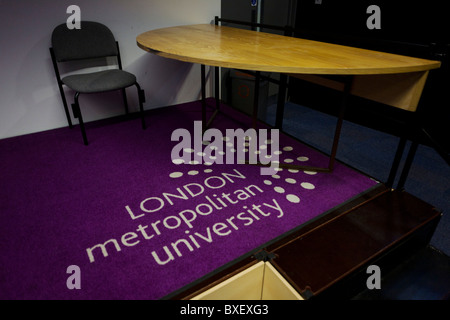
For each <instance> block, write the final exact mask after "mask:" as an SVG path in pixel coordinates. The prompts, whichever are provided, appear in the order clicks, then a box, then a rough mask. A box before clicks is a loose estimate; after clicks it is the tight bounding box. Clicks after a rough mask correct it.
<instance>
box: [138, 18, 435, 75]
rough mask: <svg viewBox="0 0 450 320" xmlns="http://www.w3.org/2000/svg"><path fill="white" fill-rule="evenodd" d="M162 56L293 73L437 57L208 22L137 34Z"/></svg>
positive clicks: (412, 64)
mask: <svg viewBox="0 0 450 320" xmlns="http://www.w3.org/2000/svg"><path fill="white" fill-rule="evenodd" d="M136 40H137V45H138V46H139V47H140V48H142V49H144V50H146V51H149V52H152V53H154V54H157V55H159V56H162V57H166V58H171V59H176V60H181V61H185V62H191V63H199V64H204V65H209V66H215V67H225V68H233V69H246V70H254V71H266V72H281V73H292V74H335V75H369V74H372V75H373V74H395V73H407V72H417V71H428V70H431V69H436V68H439V67H440V64H441V63H440V62H439V61H432V60H426V59H419V58H413V57H408V56H402V55H396V54H390V53H384V52H378V51H372V50H366V49H359V48H354V47H348V46H342V45H336V44H330V43H325V42H319V41H312V40H305V39H299V38H294V37H286V36H281V35H276V34H270V33H265V32H256V31H250V30H243V29H238V28H232V27H226V26H216V25H209V24H199V25H187V26H176V27H169V28H162V29H156V30H152V31H148V32H145V33H142V34H140V35H139V36H138V37H137V39H136Z"/></svg>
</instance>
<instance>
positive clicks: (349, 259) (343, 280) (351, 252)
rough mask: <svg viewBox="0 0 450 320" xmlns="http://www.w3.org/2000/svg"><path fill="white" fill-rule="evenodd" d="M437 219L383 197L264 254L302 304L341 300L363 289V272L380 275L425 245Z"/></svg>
mask: <svg viewBox="0 0 450 320" xmlns="http://www.w3.org/2000/svg"><path fill="white" fill-rule="evenodd" d="M440 217H441V213H440V212H439V211H438V210H437V209H435V208H434V207H432V206H430V205H429V204H427V203H425V202H423V201H421V200H419V199H418V198H416V197H414V196H412V195H410V194H408V193H406V192H399V191H388V192H385V193H382V194H380V195H379V196H377V197H376V198H374V199H372V200H370V201H368V202H366V203H364V204H363V205H361V206H358V207H356V208H353V209H351V210H350V211H348V212H346V213H344V214H341V215H339V216H337V217H336V218H335V219H332V220H330V221H328V222H326V223H323V224H321V225H319V226H318V227H316V228H314V229H312V230H307V231H306V232H303V231H302V230H300V231H299V232H298V233H297V234H296V235H295V236H291V237H290V239H289V241H281V242H280V243H277V244H274V245H273V246H271V247H270V248H268V249H267V250H269V251H270V252H271V253H273V254H274V255H275V258H274V259H273V260H272V261H271V263H272V264H273V265H274V267H275V268H276V269H277V270H278V271H279V272H280V274H282V275H283V276H284V277H285V278H286V279H287V281H288V282H289V283H290V284H291V285H292V286H293V287H294V288H295V289H296V290H298V292H300V294H302V296H303V297H305V298H313V297H314V298H331V299H339V298H342V299H347V298H350V297H351V296H352V295H354V294H357V293H358V292H359V291H360V290H364V289H367V285H366V282H367V279H368V277H369V276H370V274H369V273H368V272H367V267H368V266H370V265H377V266H378V267H379V268H380V270H381V273H385V272H388V271H389V270H390V269H391V268H392V267H393V266H395V265H396V264H398V263H400V262H401V261H402V260H403V259H405V258H407V257H408V256H409V255H410V254H412V253H413V252H414V251H417V250H418V249H419V248H421V247H423V246H425V245H426V244H428V242H429V240H430V238H431V236H432V234H433V232H434V230H435V228H436V226H437V223H438V222H439V219H440Z"/></svg>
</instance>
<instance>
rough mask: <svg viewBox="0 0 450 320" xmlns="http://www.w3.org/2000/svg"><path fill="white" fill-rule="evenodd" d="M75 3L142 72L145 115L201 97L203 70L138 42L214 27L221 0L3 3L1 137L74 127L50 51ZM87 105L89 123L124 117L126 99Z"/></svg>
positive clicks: (89, 99) (88, 100) (110, 96)
mask: <svg viewBox="0 0 450 320" xmlns="http://www.w3.org/2000/svg"><path fill="white" fill-rule="evenodd" d="M72 4H76V5H78V6H79V7H80V8H81V18H82V20H95V21H99V22H102V23H104V24H106V25H108V26H109V27H110V28H111V30H112V31H113V33H114V34H115V36H116V39H117V40H118V41H119V43H120V45H121V53H122V61H123V67H124V69H125V70H128V71H130V72H133V73H135V74H136V76H137V78H138V81H139V82H140V84H141V85H142V87H143V89H144V90H145V91H146V97H147V102H146V104H145V109H152V108H156V107H163V106H167V105H172V104H176V103H182V102H187V101H192V100H196V99H198V97H199V93H200V81H199V80H200V68H199V66H198V65H191V64H187V63H182V62H177V61H172V60H168V59H164V58H160V57H157V56H154V55H152V54H150V53H147V52H145V51H143V50H142V49H140V48H138V47H137V45H136V36H137V35H139V34H140V33H142V32H145V31H148V30H152V29H156V28H161V27H169V26H175V25H185V24H196V23H210V21H211V20H212V19H213V18H214V16H216V15H220V0H188V1H186V0H127V1H124V0H95V1H92V0H89V1H88V0H77V1H67V0H38V1H34V0H0V70H1V71H0V139H2V138H7V137H13V136H17V135H22V134H27V133H33V132H39V131H44V130H49V129H53V128H59V127H64V126H67V121H66V118H65V114H64V110H63V107H62V102H61V98H60V96H59V92H58V88H57V86H56V82H55V78H54V72H53V67H52V65H51V59H50V55H49V49H48V48H49V46H50V35H51V32H52V30H53V28H54V27H55V26H56V25H58V24H60V23H65V22H66V20H67V19H68V18H69V16H70V15H69V14H67V13H66V9H67V7H68V6H69V5H72ZM128 92H129V93H128V100H129V104H130V109H131V110H132V111H135V110H137V96H136V94H135V91H134V90H133V88H130V89H129V91H128ZM69 96H70V97H72V93H70V92H69ZM81 99H82V100H81V103H82V104H83V105H82V108H83V115H84V117H85V118H86V121H93V120H97V119H100V118H106V117H110V116H114V115H118V114H122V113H123V106H122V102H121V97H120V95H119V93H105V94H101V95H89V96H83V97H82V98H81ZM105 100H106V101H105Z"/></svg>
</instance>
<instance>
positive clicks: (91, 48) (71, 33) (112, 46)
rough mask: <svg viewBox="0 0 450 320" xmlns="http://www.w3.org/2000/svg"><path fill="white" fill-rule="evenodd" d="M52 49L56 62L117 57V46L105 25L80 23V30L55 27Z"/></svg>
mask: <svg viewBox="0 0 450 320" xmlns="http://www.w3.org/2000/svg"><path fill="white" fill-rule="evenodd" d="M52 47H53V50H54V53H55V57H56V60H57V61H58V62H64V61H72V60H81V59H94V58H102V57H109V56H117V55H118V50H117V44H116V40H115V39H114V35H113V34H112V32H111V30H109V28H108V27H106V26H105V25H103V24H101V23H98V22H92V21H82V22H81V29H69V28H68V27H67V25H66V24H65V23H64V24H61V25H59V26H57V27H56V28H55V29H54V30H53V33H52Z"/></svg>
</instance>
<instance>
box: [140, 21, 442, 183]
mask: <svg viewBox="0 0 450 320" xmlns="http://www.w3.org/2000/svg"><path fill="white" fill-rule="evenodd" d="M137 45H138V46H139V47H140V48H142V49H144V50H146V51H148V52H151V53H154V54H156V55H159V56H162V57H165V58H170V59H176V60H180V61H185V62H190V63H198V64H201V65H202V93H203V97H205V89H204V88H205V65H208V66H213V67H217V68H218V67H225V68H233V69H243V70H252V71H256V72H257V76H258V77H257V79H259V72H275V73H278V72H279V73H281V78H280V88H281V89H283V90H284V89H285V86H286V81H287V76H292V77H298V78H301V79H303V80H306V81H310V82H314V83H317V84H320V85H323V86H327V87H330V88H333V89H336V90H340V91H342V92H343V93H344V95H343V102H342V106H341V116H339V119H338V123H337V126H336V132H335V139H334V142H333V147H332V151H331V157H330V164H329V167H328V168H308V169H313V170H314V169H316V170H317V171H331V170H332V169H333V163H334V157H335V154H336V150H337V145H338V141H339V135H340V129H341V126H342V120H343V112H344V110H345V105H346V98H347V96H348V95H350V94H351V95H356V96H360V97H363V98H367V99H370V100H374V101H377V102H380V103H383V104H387V105H390V106H392V107H396V108H400V109H403V110H406V111H410V112H415V111H416V110H417V107H418V104H419V100H420V97H421V94H422V91H423V88H424V85H425V82H426V80H427V77H428V73H429V71H430V70H432V69H436V68H439V67H440V62H439V61H431V60H425V59H419V58H413V57H407V56H401V55H395V54H390V53H384V52H377V51H371V50H365V49H359V48H354V47H347V46H342V45H335V44H330V43H324V42H318V41H312V40H305V39H299V38H294V37H287V36H281V35H276V34H270V33H264V32H256V31H250V30H243V29H237V28H231V27H226V26H218V25H208V24H200V25H187V26H177V27H170V28H163V29H157V30H152V31H148V32H145V33H143V34H141V35H139V36H138V37H137ZM217 77H218V72H216V79H217ZM217 84H218V81H216V86H217ZM258 87H259V86H258V85H257V84H255V90H257V89H258ZM283 90H280V94H279V99H283V101H281V100H279V103H278V110H277V121H276V127H277V128H280V129H281V126H282V115H283V112H282V111H283V106H284V96H285V94H283V93H284V92H285V91H283ZM216 92H217V87H216ZM255 96H256V94H255ZM216 98H217V93H216ZM256 106H257V103H255V107H256ZM255 109H256V108H255ZM203 114H205V111H204V112H203ZM256 114H257V110H256V111H254V112H253V115H254V118H255V119H256ZM203 120H204V122H205V116H203ZM403 148H404V146H403ZM399 153H400V147H399V150H398V152H397V155H398V154H399ZM401 153H403V150H402V151H401ZM396 158H397V157H396ZM396 161H397V160H394V166H395V162H396ZM398 161H400V159H398ZM394 166H393V169H392V170H391V175H392V173H393V172H394V171H396V168H395V170H394ZM397 167H398V164H397ZM322 169H323V170H322Z"/></svg>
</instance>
